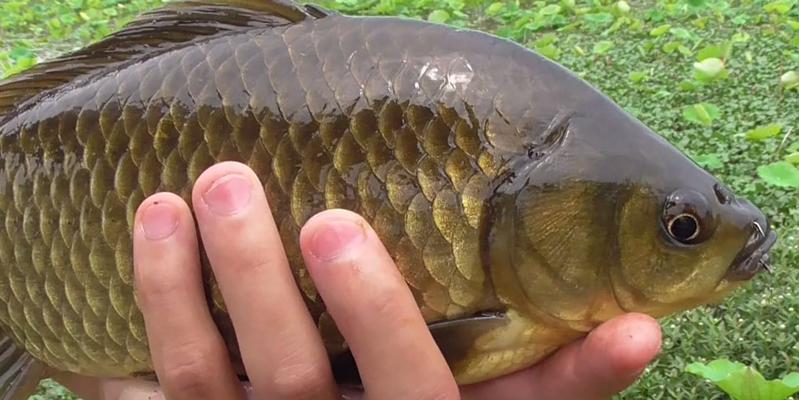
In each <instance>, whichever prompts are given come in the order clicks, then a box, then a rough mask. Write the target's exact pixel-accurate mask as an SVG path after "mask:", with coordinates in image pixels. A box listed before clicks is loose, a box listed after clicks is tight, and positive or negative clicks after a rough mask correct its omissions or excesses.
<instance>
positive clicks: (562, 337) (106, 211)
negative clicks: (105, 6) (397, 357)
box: [0, 0, 774, 383]
mask: <svg viewBox="0 0 799 400" xmlns="http://www.w3.org/2000/svg"><path fill="white" fill-rule="evenodd" d="M148 24H149V25H148ZM0 157H1V158H2V162H3V163H2V164H0V221H3V222H4V224H3V225H2V227H3V228H4V229H0V304H2V306H0V331H1V332H2V333H3V334H5V335H7V336H8V337H10V338H11V339H12V342H13V343H14V345H15V346H17V347H19V348H20V349H22V350H24V354H26V355H31V356H32V357H33V359H35V360H37V362H41V363H43V364H45V365H47V366H49V367H51V368H54V369H57V370H64V371H71V372H76V373H80V374H85V375H92V376H140V375H146V374H148V373H151V371H152V367H151V364H150V362H151V360H150V355H149V351H148V348H147V338H146V335H145V330H144V325H143V319H142V315H141V313H140V311H139V309H138V307H137V305H136V300H135V296H134V289H133V272H132V271H133V270H132V245H131V228H132V225H133V217H134V214H135V210H136V209H137V207H138V205H139V204H140V203H141V201H142V200H144V199H145V198H146V197H147V196H149V195H151V194H154V193H156V192H160V191H168V192H174V193H177V194H179V195H181V196H182V197H183V198H184V199H185V200H186V201H187V202H190V200H191V196H190V193H191V187H192V183H193V182H194V181H195V180H196V178H197V177H198V176H199V175H200V174H201V173H202V172H203V171H204V170H205V169H206V168H208V167H209V166H211V165H213V164H214V163H217V162H221V161H229V160H234V161H240V162H243V163H246V164H247V165H249V166H250V167H251V168H253V170H254V171H255V172H256V173H257V175H258V176H259V178H260V179H261V181H262V183H263V185H264V190H265V192H266V194H267V198H268V200H269V203H270V207H271V209H272V212H273V216H274V218H275V221H276V223H277V225H278V228H279V231H280V234H281V239H282V241H283V245H284V246H285V248H286V252H287V255H288V257H289V260H290V263H291V266H292V269H293V271H294V273H295V277H296V279H297V282H298V285H299V287H300V288H301V290H302V293H303V295H304V297H305V300H306V303H307V305H308V308H309V310H310V312H311V313H312V315H313V316H314V318H315V319H316V320H317V321H318V326H319V330H320V333H321V334H322V337H323V338H324V340H325V344H326V346H327V348H328V351H329V353H330V354H331V357H332V358H333V359H334V361H335V360H337V359H338V357H340V356H341V355H343V354H346V344H345V343H344V341H343V339H342V338H341V336H340V334H339V333H338V332H337V330H336V328H335V324H334V323H333V321H332V319H331V318H330V316H329V315H328V314H327V313H326V312H325V309H324V305H323V304H322V302H321V299H320V298H319V295H318V294H317V292H316V290H315V288H314V285H313V283H312V282H311V280H310V277H309V276H308V274H307V271H306V270H305V268H304V266H303V262H302V257H301V254H300V251H299V245H298V237H299V230H300V227H301V226H302V225H303V224H304V223H305V221H307V220H308V219H309V218H310V217H311V216H312V215H314V214H315V213H317V212H320V211H322V210H325V209H330V208H346V209H350V210H353V211H355V212H357V213H359V214H361V215H362V216H363V217H364V218H365V219H366V220H368V221H369V222H370V223H371V224H372V226H373V227H374V228H375V230H376V232H377V233H378V235H379V236H380V238H381V239H382V240H383V242H384V243H385V245H386V247H387V249H388V251H389V252H390V254H391V255H392V257H393V258H394V260H395V261H396V264H397V267H398V268H399V269H400V271H401V272H402V274H403V276H404V277H405V279H406V281H407V283H408V285H409V286H410V288H411V290H412V292H413V294H414V296H415V298H416V300H417V303H418V305H419V307H420V310H421V312H422V313H423V315H424V317H425V320H426V321H427V322H428V323H429V324H430V327H431V330H432V331H433V334H434V337H435V338H436V340H437V343H438V344H439V346H440V347H441V349H442V351H443V352H444V354H445V356H446V357H447V360H448V361H449V362H450V366H451V367H452V369H453V372H455V375H456V378H457V379H458V381H459V382H460V383H472V382H478V381H482V380H486V379H490V378H493V377H496V376H499V375H502V374H506V373H509V372H512V371H515V370H518V369H521V368H524V367H526V366H529V365H531V364H533V363H535V362H536V361H538V360H540V359H541V358H542V357H544V356H546V355H547V354H549V353H551V352H552V351H553V350H555V349H557V348H558V347H560V346H562V345H563V344H565V343H568V342H569V341H571V340H573V339H575V338H578V337H580V336H582V335H584V334H585V333H586V332H587V331H589V330H590V329H592V328H593V327H595V326H596V325H598V324H599V323H601V322H602V321H605V320H607V319H609V318H611V317H613V316H616V315H619V314H621V313H623V312H627V311H640V312H646V313H649V314H651V315H653V316H656V317H659V316H663V315H666V314H669V313H672V312H676V311H679V310H683V309H687V308H690V307H693V306H696V305H699V304H702V303H705V302H708V301H713V300H716V299H720V298H722V297H723V296H724V295H726V294H727V293H728V292H729V291H730V290H731V289H733V288H734V287H736V286H738V285H740V284H741V283H742V282H744V281H745V280H747V279H748V278H750V277H751V276H752V275H754V273H755V272H756V271H757V270H759V269H761V267H762V266H763V265H764V264H765V263H766V262H767V260H766V259H765V258H763V257H762V256H763V255H764V254H765V253H767V250H768V247H769V246H770V245H771V244H772V243H773V241H774V233H773V232H771V231H770V229H769V226H768V222H767V221H766V219H765V217H764V216H763V215H762V213H761V212H760V211H759V210H757V209H756V208H755V207H754V206H753V205H751V204H750V203H748V202H746V201H745V200H742V199H736V198H735V197H734V196H733V195H732V194H731V193H730V192H729V190H728V189H727V188H726V187H724V186H723V185H722V184H721V183H719V182H718V181H717V180H716V179H715V178H714V177H713V176H711V175H710V174H708V173H707V172H705V171H704V170H702V169H701V168H699V167H698V166H696V164H694V163H693V162H691V161H690V160H689V159H688V158H687V157H685V156H684V155H683V154H682V153H680V152H679V151H678V150H677V149H675V148H674V147H673V146H671V145H670V144H669V143H667V142H666V141H665V140H663V139H662V138H661V137H660V136H658V135H656V134H655V133H653V132H652V131H650V130H649V129H648V128H646V127H645V126H644V125H643V124H641V123H640V122H639V121H637V120H636V119H634V118H633V117H631V116H630V115H628V114H627V113H625V112H624V111H623V110H621V109H620V108H619V107H618V106H617V105H615V104H614V103H613V102H612V101H611V100H610V99H608V98H607V97H605V96H604V95H602V94H601V93H599V92H598V91H597V90H595V89H594V88H592V87H591V86H590V85H589V84H587V83H586V82H584V81H582V80H580V79H579V78H577V77H575V76H574V75H573V74H571V73H570V72H568V71H567V70H565V69H563V68H562V67H560V66H558V65H557V64H555V63H552V62H550V61H548V60H546V59H545V58H543V57H540V56H538V55H537V54H535V53H533V52H530V51H528V50H526V49H524V48H523V47H521V46H519V45H517V44H515V43H512V42H509V41H505V40H502V39H499V38H496V37H493V36H491V35H487V34H484V33H480V32H475V31H467V30H456V29H453V28H450V27H446V26H442V25H435V24H429V23H425V22H419V21H412V20H404V19H397V18H378V17H348V16H342V15H337V14H333V13H328V12H325V11H324V10H321V9H318V8H303V7H300V6H297V5H295V4H292V3H288V2H282V1H264V2H250V1H245V0H237V1H225V2H222V1H216V2H211V3H190V4H188V5H172V6H169V7H167V8H164V9H161V10H158V11H156V12H154V13H152V14H150V15H148V16H145V17H143V19H142V20H140V21H139V22H134V23H133V24H132V26H131V27H129V28H127V29H126V30H124V31H122V32H120V33H118V34H116V35H114V36H112V37H110V38H109V39H106V40H105V41H103V42H101V43H99V44H96V45H94V46H92V47H89V48H87V49H85V50H83V51H81V52H79V53H76V54H75V55H72V56H67V57H65V58H64V59H62V60H56V61H54V62H52V63H50V64H44V65H43V66H41V67H38V68H34V69H33V70H31V71H30V72H27V73H23V74H22V75H20V76H18V77H13V78H11V79H10V80H9V81H7V82H5V83H2V82H0ZM755 226H756V227H757V228H759V233H758V230H757V229H756V228H755ZM204 268H205V272H206V279H205V283H206V289H207V293H208V297H209V306H210V307H211V309H212V312H213V315H214V317H215V320H216V322H217V324H218V326H219V328H220V330H221V332H222V333H223V336H224V337H225V338H226V340H227V342H228V345H229V348H230V350H231V354H232V356H233V358H234V359H236V360H239V355H238V350H237V349H236V343H235V336H234V333H233V329H232V326H231V323H230V321H229V319H228V318H227V315H226V313H225V309H224V302H223V299H222V297H221V294H220V293H219V291H218V289H217V288H216V285H215V282H214V280H213V277H212V274H211V272H210V268H209V266H208V265H207V261H205V262H204ZM387 345H390V344H387ZM335 365H336V364H335V363H334V366H335ZM240 372H242V373H243V371H240Z"/></svg>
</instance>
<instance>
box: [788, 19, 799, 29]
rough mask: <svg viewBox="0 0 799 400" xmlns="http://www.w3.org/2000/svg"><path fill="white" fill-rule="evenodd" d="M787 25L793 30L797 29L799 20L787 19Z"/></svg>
mask: <svg viewBox="0 0 799 400" xmlns="http://www.w3.org/2000/svg"><path fill="white" fill-rule="evenodd" d="M788 26H790V27H791V29H793V30H795V31H799V21H796V20H789V21H788Z"/></svg>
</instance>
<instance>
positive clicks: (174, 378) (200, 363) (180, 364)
mask: <svg viewBox="0 0 799 400" xmlns="http://www.w3.org/2000/svg"><path fill="white" fill-rule="evenodd" d="M183 348H184V349H185V350H178V351H174V350H173V351H170V352H169V354H165V357H164V359H163V361H162V368H161V373H160V374H159V377H158V378H159V381H160V383H161V384H162V385H164V388H165V389H166V391H167V392H168V393H169V394H170V398H175V399H201V398H205V395H206V394H207V393H208V392H209V389H210V387H209V385H210V384H211V382H214V381H215V378H216V377H214V376H213V372H212V371H213V368H210V367H211V365H212V360H211V357H210V352H209V351H203V349H202V348H201V346H183Z"/></svg>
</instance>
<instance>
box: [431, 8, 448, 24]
mask: <svg viewBox="0 0 799 400" xmlns="http://www.w3.org/2000/svg"><path fill="white" fill-rule="evenodd" d="M427 20H428V21H430V22H435V23H439V24H444V23H446V22H447V21H448V20H449V13H448V12H446V11H444V10H435V11H433V12H431V13H430V15H428V16H427Z"/></svg>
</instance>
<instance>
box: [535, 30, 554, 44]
mask: <svg viewBox="0 0 799 400" xmlns="http://www.w3.org/2000/svg"><path fill="white" fill-rule="evenodd" d="M557 40H558V36H557V35H555V34H554V33H547V34H546V35H543V36H541V37H540V38H538V39H536V41H535V42H533V45H534V46H535V47H544V46H549V45H550V44H554V43H555V42H556V41H557Z"/></svg>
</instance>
